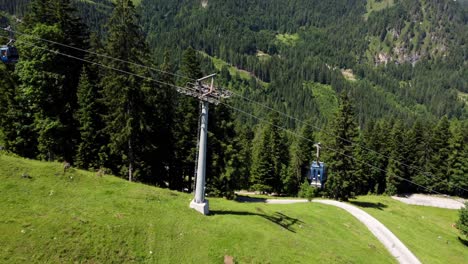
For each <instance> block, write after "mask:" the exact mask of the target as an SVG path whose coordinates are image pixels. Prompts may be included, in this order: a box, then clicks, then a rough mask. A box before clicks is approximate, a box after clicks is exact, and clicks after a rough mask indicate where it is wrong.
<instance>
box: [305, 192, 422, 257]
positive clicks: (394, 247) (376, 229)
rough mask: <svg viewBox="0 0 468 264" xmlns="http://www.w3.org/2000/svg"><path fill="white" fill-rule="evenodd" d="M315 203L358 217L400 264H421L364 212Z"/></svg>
mask: <svg viewBox="0 0 468 264" xmlns="http://www.w3.org/2000/svg"><path fill="white" fill-rule="evenodd" d="M313 202H315V203H322V204H327V205H333V206H336V207H339V208H342V209H344V210H346V211H347V212H349V213H350V214H352V215H353V216H354V217H356V218H357V219H358V220H359V221H361V222H362V223H363V224H364V225H366V226H367V228H369V230H370V231H371V232H372V234H374V235H375V236H376V237H377V239H378V240H379V241H380V242H382V244H383V245H384V246H385V247H386V248H387V250H388V251H390V253H391V254H392V255H393V256H394V257H395V258H396V259H397V260H398V262H399V263H411V264H412V263H421V262H420V261H419V260H418V258H416V256H415V255H413V253H411V251H410V250H409V249H408V248H407V247H406V246H405V245H404V244H403V243H402V242H401V241H400V240H399V239H398V238H397V237H396V236H395V235H394V234H393V233H392V232H391V231H390V230H388V228H386V227H385V226H384V225H383V224H382V223H380V222H379V221H378V220H377V219H375V218H374V217H372V216H371V215H369V214H368V213H366V212H364V211H363V210H361V209H359V208H357V207H355V206H352V205H350V204H347V203H342V202H338V201H332V200H313Z"/></svg>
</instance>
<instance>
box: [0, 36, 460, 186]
mask: <svg viewBox="0 0 468 264" xmlns="http://www.w3.org/2000/svg"><path fill="white" fill-rule="evenodd" d="M2 29H3V28H2ZM3 30H5V29H3ZM11 31H12V32H15V33H18V34H21V35H26V36H31V37H33V38H35V39H37V40H41V41H44V42H49V43H52V44H57V45H61V46H64V47H69V48H72V49H75V50H79V51H82V52H86V53H90V54H93V55H97V56H101V57H105V58H109V59H113V60H116V61H120V62H124V63H129V64H133V65H135V66H139V67H144V68H147V69H151V70H155V71H158V72H161V73H166V74H170V75H173V76H177V77H181V78H185V79H191V78H188V77H186V76H183V75H179V74H175V73H171V72H167V71H163V70H159V69H156V68H153V67H149V66H145V65H141V64H138V63H134V62H129V61H126V60H122V59H118V58H113V57H111V56H107V55H103V54H98V53H96V52H92V51H87V50H84V49H80V48H76V47H73V46H69V45H66V44H62V43H59V42H55V41H51V40H47V39H43V38H39V37H36V36H34V35H30V34H26V33H21V32H18V31H13V30H11ZM0 37H4V38H6V37H5V36H0ZM19 41H20V42H24V43H29V45H32V46H35V47H38V46H37V45H35V44H32V43H30V42H27V41H24V40H19ZM38 48H40V49H43V50H48V51H50V52H53V53H56V54H60V55H63V56H66V57H70V58H73V59H77V60H81V61H83V62H87V63H91V64H95V65H99V66H102V67H105V68H109V69H112V70H115V71H119V72H122V73H126V74H130V75H134V76H137V77H140V78H143V79H150V80H152V81H155V82H157V83H160V84H166V85H170V86H172V87H174V88H176V89H177V88H178V89H187V88H185V87H180V86H176V85H172V84H168V83H163V82H160V81H157V80H155V79H152V78H148V77H145V76H141V75H137V74H134V73H131V72H126V71H123V70H120V69H116V68H113V67H110V66H107V65H103V64H100V63H97V62H93V61H89V60H86V59H81V58H78V57H75V56H72V55H68V54H66V53H60V52H58V51H53V50H49V49H46V48H41V47H38ZM192 80H194V79H192ZM229 92H231V93H232V94H233V95H235V96H238V97H241V98H242V99H244V100H245V101H248V102H250V103H253V104H256V105H258V106H261V107H263V108H266V109H268V110H270V111H274V112H277V113H279V114H280V115H282V116H285V117H287V118H290V119H292V120H295V121H297V122H299V123H302V124H304V125H308V126H310V127H313V128H316V129H318V130H320V131H322V132H324V133H325V134H327V135H329V136H332V137H335V138H338V139H341V140H343V141H345V142H348V143H350V144H353V145H356V146H360V147H362V148H363V149H364V150H367V151H370V152H372V153H375V154H378V155H380V156H381V157H385V158H387V159H389V158H390V156H388V155H385V154H382V153H380V152H378V151H375V150H372V149H370V148H367V147H365V146H362V145H361V144H359V143H356V142H353V141H351V140H348V139H345V138H342V137H340V136H335V135H333V134H332V133H329V132H327V131H325V130H324V128H321V127H318V126H315V125H312V124H310V123H308V122H305V121H303V120H300V119H299V118H296V117H293V116H290V115H288V114H286V113H283V112H281V111H279V110H276V109H274V108H272V107H269V106H267V105H265V104H262V103H259V102H257V101H254V100H252V99H250V98H247V97H245V96H242V95H241V94H238V93H236V92H233V91H230V90H229ZM396 162H397V163H398V164H400V165H402V166H405V167H407V168H412V169H416V170H417V171H419V172H422V173H423V174H422V176H424V177H426V178H432V179H434V178H435V177H436V176H434V175H433V174H431V173H429V172H426V171H424V170H422V169H420V168H418V167H414V166H412V165H408V164H406V163H403V162H400V161H396ZM378 169H380V170H381V168H378ZM405 180H406V179H405ZM452 187H455V188H457V189H459V190H463V191H465V192H468V190H467V189H465V188H462V187H459V186H452Z"/></svg>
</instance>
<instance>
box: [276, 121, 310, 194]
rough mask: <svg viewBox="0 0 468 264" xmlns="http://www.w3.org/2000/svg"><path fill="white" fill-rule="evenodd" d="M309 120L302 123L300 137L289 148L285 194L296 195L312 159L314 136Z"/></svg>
mask: <svg viewBox="0 0 468 264" xmlns="http://www.w3.org/2000/svg"><path fill="white" fill-rule="evenodd" d="M311 122H312V121H311V120H308V121H307V122H304V124H303V126H302V128H301V133H300V137H297V138H296V140H295V141H294V144H293V145H292V147H291V155H290V156H291V161H290V162H289V167H288V176H287V178H286V179H285V181H284V183H283V184H284V188H285V192H286V193H288V194H292V195H296V194H297V193H298V191H299V187H300V185H301V184H302V183H303V182H304V180H305V177H306V175H307V171H308V169H309V167H310V164H311V161H312V160H313V159H314V157H315V156H314V135H313V129H312V126H311V125H310V124H311Z"/></svg>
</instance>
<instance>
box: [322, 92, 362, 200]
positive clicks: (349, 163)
mask: <svg viewBox="0 0 468 264" xmlns="http://www.w3.org/2000/svg"><path fill="white" fill-rule="evenodd" d="M332 134H333V135H335V136H336V137H335V138H333V139H332V142H331V144H330V148H331V149H333V150H334V151H336V152H333V153H332V154H331V155H330V158H329V160H328V164H329V165H328V172H329V173H328V175H329V176H328V181H327V183H326V184H325V187H326V189H327V192H328V194H329V195H330V196H331V197H332V198H333V199H339V200H344V201H347V200H348V199H349V198H352V197H353V196H354V195H355V191H356V182H357V181H358V180H359V179H358V177H357V175H356V174H355V169H356V164H355V161H354V155H355V153H356V152H355V146H354V145H353V143H352V142H354V141H355V140H356V137H357V135H358V130H357V125H356V121H355V120H354V112H353V108H352V106H351V103H350V101H349V98H348V96H347V95H346V94H345V93H343V94H342V96H341V105H340V108H339V111H338V113H337V115H336V118H335V120H334V122H333V126H332Z"/></svg>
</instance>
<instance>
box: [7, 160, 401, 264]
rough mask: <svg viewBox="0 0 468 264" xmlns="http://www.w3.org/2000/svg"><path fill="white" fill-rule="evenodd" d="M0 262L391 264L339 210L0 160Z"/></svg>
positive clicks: (371, 239)
mask: <svg viewBox="0 0 468 264" xmlns="http://www.w3.org/2000/svg"><path fill="white" fill-rule="evenodd" d="M0 192H1V195H0V211H1V212H2V214H0V262H8V263H18V262H20V263H21V262H27V263H43V262H53V263H68V262H91V263H102V262H106V263H110V262H120V263H122V262H124V263H131V262H139V263H140V262H146V263H155V262H156V263H222V261H223V259H224V256H225V255H230V256H233V257H234V259H235V261H236V263H287V262H291V261H292V260H294V261H295V263H350V262H354V263H364V262H368V261H369V260H372V263H395V262H396V261H395V259H393V258H392V257H391V256H390V254H389V253H388V252H387V251H386V250H385V249H384V248H383V246H382V245H381V244H380V243H379V242H378V241H377V240H376V238H375V237H374V236H373V235H372V234H371V233H370V232H369V231H368V230H367V229H366V228H365V227H364V226H363V225H362V224H361V223H359V222H358V221H357V220H356V219H354V218H353V217H352V216H351V215H349V214H348V213H346V212H344V211H342V210H340V209H338V208H333V207H330V206H326V205H321V204H310V203H309V204H296V205H266V204H244V203H238V202H234V201H226V200H224V199H214V198H211V199H210V208H211V210H212V212H213V214H212V215H211V216H202V215H200V214H199V213H197V212H195V211H193V210H191V209H189V207H188V205H189V202H190V200H191V198H192V195H189V194H183V193H178V192H172V191H169V190H164V189H159V188H155V187H149V186H145V185H142V184H137V183H128V182H126V181H125V180H122V179H119V178H116V177H112V176H102V177H100V176H98V175H96V173H93V172H84V171H79V170H75V169H71V170H70V171H68V172H66V173H65V174H64V173H63V169H62V165H61V164H59V163H44V162H39V161H32V160H26V159H21V158H14V157H10V156H5V155H1V154H0Z"/></svg>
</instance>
